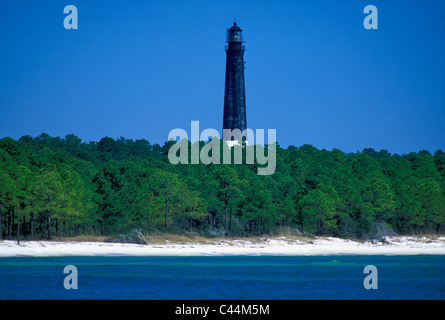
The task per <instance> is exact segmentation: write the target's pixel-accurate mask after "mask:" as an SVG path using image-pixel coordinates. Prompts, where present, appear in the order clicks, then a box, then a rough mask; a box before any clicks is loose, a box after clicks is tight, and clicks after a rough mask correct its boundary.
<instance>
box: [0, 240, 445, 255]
mask: <svg viewBox="0 0 445 320" xmlns="http://www.w3.org/2000/svg"><path fill="white" fill-rule="evenodd" d="M229 255H232V256H233V255H257V256H259V255H264V256H266V255H268V256H324V255H445V236H439V237H434V238H430V237H426V236H421V237H415V236H395V237H385V238H384V241H383V242H381V241H364V242H360V241H354V240H347V239H340V238H333V237H316V238H314V239H304V240H296V239H289V238H286V237H272V238H260V239H258V240H246V239H227V240H226V239H223V240H215V241H211V242H206V243H195V242H189V243H168V242H167V243H162V244H156V243H150V244H131V243H109V242H92V241H83V242H75V241H41V240H39V241H20V245H17V242H16V241H14V240H2V241H0V258H2V257H63V256H229Z"/></svg>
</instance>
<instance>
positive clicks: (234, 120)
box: [223, 22, 247, 141]
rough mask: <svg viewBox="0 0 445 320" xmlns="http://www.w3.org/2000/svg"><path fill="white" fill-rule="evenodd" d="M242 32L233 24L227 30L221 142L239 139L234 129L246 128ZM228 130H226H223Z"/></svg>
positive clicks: (241, 129)
mask: <svg viewBox="0 0 445 320" xmlns="http://www.w3.org/2000/svg"><path fill="white" fill-rule="evenodd" d="M242 33H243V30H241V28H240V27H238V26H237V25H236V22H234V23H233V26H232V27H230V29H228V30H227V45H226V81H225V90H224V118H223V140H224V141H230V140H238V139H239V138H241V136H240V135H239V134H237V133H236V132H237V131H233V130H235V129H239V130H240V131H241V132H243V131H244V130H245V129H246V128H247V121H246V94H245V84H244V51H245V47H244V44H243V43H244V41H243V35H242ZM225 129H228V130H230V131H228V130H225Z"/></svg>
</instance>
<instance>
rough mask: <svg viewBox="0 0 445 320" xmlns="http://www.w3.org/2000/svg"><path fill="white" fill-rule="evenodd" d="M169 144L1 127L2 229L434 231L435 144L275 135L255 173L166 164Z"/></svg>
mask: <svg viewBox="0 0 445 320" xmlns="http://www.w3.org/2000/svg"><path fill="white" fill-rule="evenodd" d="M170 146H171V143H165V144H164V146H160V145H158V144H155V145H152V144H150V143H149V142H148V141H147V140H143V139H141V140H135V141H134V140H129V139H124V138H120V139H116V140H115V139H112V138H109V137H106V138H103V139H101V140H100V141H99V142H90V143H85V142H82V141H81V139H79V138H78V137H76V136H75V135H67V136H66V137H65V138H59V137H50V136H49V135H47V134H41V135H40V136H38V137H36V138H33V137H30V136H24V137H22V138H20V139H19V140H18V141H16V140H14V139H11V138H3V139H1V140H0V235H1V238H2V239H13V238H18V236H20V237H21V238H22V239H23V238H26V239H40V238H51V237H53V236H54V235H57V236H74V235H79V234H96V235H112V234H117V233H122V232H128V231H129V230H134V229H140V230H141V231H142V232H143V233H149V232H151V231H153V230H167V231H169V232H171V231H172V230H173V231H175V230H176V231H179V230H187V231H193V232H197V233H200V234H202V235H231V236H249V235H260V234H266V233H273V232H279V231H280V230H299V231H301V232H307V233H310V234H316V235H333V236H341V237H362V238H367V237H372V236H375V235H376V234H377V231H378V229H379V228H380V227H382V226H383V227H384V228H387V229H388V230H389V229H392V230H394V231H395V232H397V233H401V234H421V233H443V232H444V231H445V153H444V152H442V151H440V150H438V151H436V152H435V153H434V155H432V154H430V153H429V152H428V151H420V152H418V153H415V152H411V153H409V154H405V155H397V154H394V155H391V154H390V153H388V152H387V151H385V150H381V151H379V152H377V151H375V150H373V149H365V150H363V151H362V152H357V153H344V152H342V151H340V150H337V149H334V150H332V151H327V150H319V149H317V148H315V147H313V146H311V145H303V146H301V147H298V148H296V147H294V146H290V147H288V148H287V149H283V148H281V147H280V146H279V145H277V146H276V158H277V167H276V172H275V173H274V174H272V175H257V172H256V171H257V168H258V167H257V165H254V164H253V165H250V164H249V165H246V164H242V165H240V164H232V165H222V164H221V165H217V164H209V165H205V164H202V163H200V164H188V165H185V164H178V165H172V164H170V163H169V161H168V157H167V153H168V150H169V147H170ZM203 146H204V143H202V142H201V143H200V147H201V148H202V147H203ZM378 227H379V228H378Z"/></svg>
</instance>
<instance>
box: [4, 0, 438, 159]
mask: <svg viewBox="0 0 445 320" xmlns="http://www.w3.org/2000/svg"><path fill="white" fill-rule="evenodd" d="M70 4H71V5H75V6H76V7H77V9H78V23H79V24H78V27H79V28H78V29H77V30H66V29H65V28H64V27H63V20H64V18H65V16H66V14H64V13H63V8H64V7H65V6H66V5H70ZM368 4H372V5H375V6H376V7H377V8H378V30H366V29H365V28H364V27H363V19H364V18H365V17H366V14H364V13H363V9H364V7H365V6H366V5H368ZM444 12H445V3H444V2H442V1H440V0H427V1H403V2H400V1H374V0H373V1H360V0H351V1H346V0H345V1H318V0H317V1H295V0H294V1H277V0H275V1H261V0H258V1H216V0H213V1H185V0H184V1H179V0H178V1H172V0H166V1H154V0H153V1H141V0H133V1H124V0H114V1H95V0H92V1H72V0H66V1H61V0H58V1H39V2H37V1H13V0H2V1H1V2H0V137H5V136H9V137H12V138H15V139H18V138H19V137H21V136H23V135H31V136H37V135H39V134H41V133H42V132H46V133H48V134H50V135H52V136H61V137H63V136H65V135H67V134H70V133H74V134H75V135H77V136H79V137H80V138H82V140H83V141H87V142H88V141H98V140H100V139H101V138H102V137H105V136H109V137H113V138H118V137H120V136H123V137H125V138H129V139H141V138H145V139H147V140H149V141H150V142H152V143H159V144H163V142H164V141H166V140H167V136H168V133H169V131H170V130H172V129H174V128H183V129H185V130H187V131H188V132H190V122H191V121H192V120H199V121H200V129H201V130H203V129H205V128H215V129H218V130H221V126H222V116H223V103H224V77H225V74H224V72H225V52H224V45H225V31H226V28H227V27H230V26H231V25H232V23H233V21H234V19H236V21H237V23H238V25H239V26H240V27H241V28H242V29H243V30H244V38H245V40H246V44H245V45H246V49H247V50H246V52H245V61H246V67H247V68H246V70H245V79H246V104H247V125H248V127H249V128H252V129H276V130H277V140H278V142H279V143H280V144H281V145H282V146H283V147H287V146H289V145H295V146H300V145H303V144H306V143H308V144H313V145H314V146H316V147H317V148H320V149H321V148H325V149H328V150H331V149H333V148H338V149H340V150H343V151H345V152H355V151H358V150H363V149H364V148H367V147H371V148H374V149H376V150H380V149H386V150H388V151H389V152H391V153H399V154H402V153H408V152H410V151H419V150H423V149H425V150H428V151H430V152H434V151H435V150H437V149H442V150H445V41H444V39H445V19H443V17H444Z"/></svg>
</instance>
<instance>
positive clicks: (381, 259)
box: [0, 255, 445, 300]
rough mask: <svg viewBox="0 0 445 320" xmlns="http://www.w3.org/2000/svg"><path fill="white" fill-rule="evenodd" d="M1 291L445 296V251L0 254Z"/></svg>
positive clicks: (42, 295)
mask: <svg viewBox="0 0 445 320" xmlns="http://www.w3.org/2000/svg"><path fill="white" fill-rule="evenodd" d="M66 265H75V266H76V267H77V271H78V289H77V290H73V289H71V290H66V289H65V288H64V286H63V281H64V278H65V277H66V276H67V274H64V273H63V269H64V267H65V266H66ZM366 265H374V266H376V267H377V270H378V289H376V290H373V289H371V290H366V289H365V288H364V286H363V280H364V279H365V277H366V276H367V274H364V273H363V269H364V267H365V266H366ZM0 299H169V300H170V299H179V300H188V299H237V300H238V299H249V300H265V299H271V300H274V299H284V300H287V299H445V256H426V255H422V256H310V257H304V256H220V257H215V256H204V257H131V256H106V257H45V258H29V257H16V258H0Z"/></svg>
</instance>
